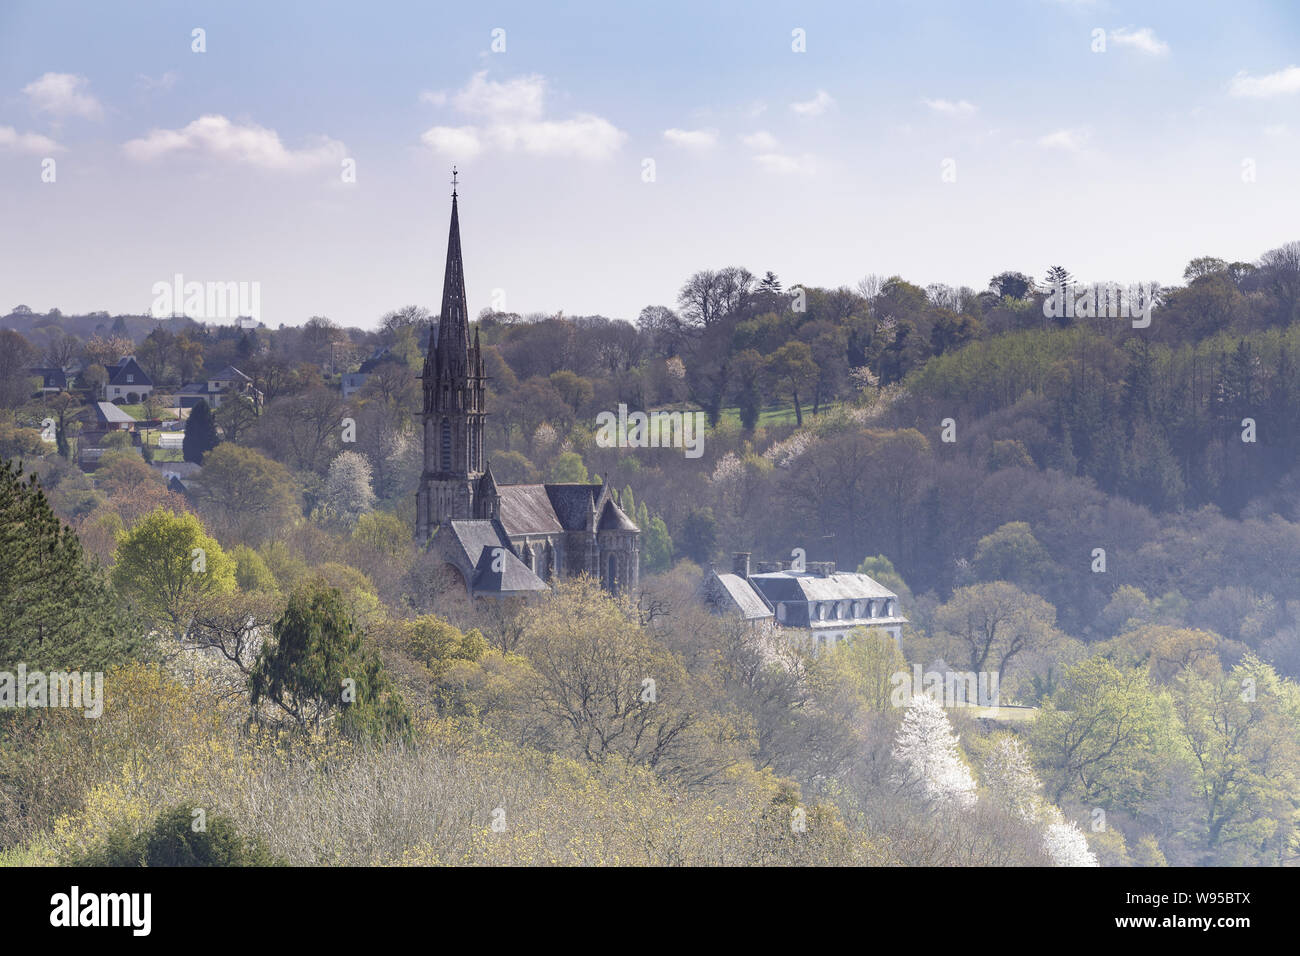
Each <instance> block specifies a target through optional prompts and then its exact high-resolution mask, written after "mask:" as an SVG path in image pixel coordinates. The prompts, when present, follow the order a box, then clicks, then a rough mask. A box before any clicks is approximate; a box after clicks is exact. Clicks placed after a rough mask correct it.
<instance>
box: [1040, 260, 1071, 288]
mask: <svg viewBox="0 0 1300 956" xmlns="http://www.w3.org/2000/svg"><path fill="white" fill-rule="evenodd" d="M1073 281H1074V276H1072V275H1070V270H1069V269H1067V268H1065V266H1052V267H1051V268H1050V269H1048V270H1047V275H1046V276H1045V277H1044V279H1043V285H1045V286H1046V287H1047V288H1048V289H1049V290H1050V289H1068V288H1069V287H1070V284H1071V283H1072V282H1073Z"/></svg>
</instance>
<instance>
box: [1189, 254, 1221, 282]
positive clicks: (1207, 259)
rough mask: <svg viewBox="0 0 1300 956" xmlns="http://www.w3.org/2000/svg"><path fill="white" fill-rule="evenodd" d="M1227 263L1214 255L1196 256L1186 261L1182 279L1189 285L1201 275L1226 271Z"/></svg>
mask: <svg viewBox="0 0 1300 956" xmlns="http://www.w3.org/2000/svg"><path fill="white" fill-rule="evenodd" d="M1227 271H1228V264H1227V263H1226V262H1224V261H1223V260H1222V259H1219V258H1216V257H1215V256H1197V257H1196V258H1195V259H1193V260H1192V261H1191V262H1189V263H1187V268H1186V269H1184V270H1183V281H1184V282H1186V283H1188V284H1189V285H1190V284H1191V283H1193V282H1195V281H1196V280H1197V279H1199V278H1201V276H1209V275H1214V274H1215V273H1216V272H1227Z"/></svg>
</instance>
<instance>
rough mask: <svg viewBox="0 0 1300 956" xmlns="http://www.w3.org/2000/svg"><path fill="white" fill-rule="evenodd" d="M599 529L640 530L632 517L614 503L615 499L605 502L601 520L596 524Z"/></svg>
mask: <svg viewBox="0 0 1300 956" xmlns="http://www.w3.org/2000/svg"><path fill="white" fill-rule="evenodd" d="M596 529H597V530H598V531H640V530H641V529H640V528H638V527H637V526H636V524H635V523H634V522H633V521H632V519H631V518H629V517H628V516H627V514H626V513H625V512H624V511H623V509H622V508H620V507H619V506H618V505H616V504H614V501H613V499H610V500H609V501H607V502H605V510H604V512H603V513H602V514H601V516H600V522H599V523H598V524H597V525H596Z"/></svg>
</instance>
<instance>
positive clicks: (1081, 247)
mask: <svg viewBox="0 0 1300 956" xmlns="http://www.w3.org/2000/svg"><path fill="white" fill-rule="evenodd" d="M196 27H199V28H202V29H203V30H204V31H205V33H206V37H205V39H206V52H203V53H195V52H192V50H191V45H192V38H191V37H192V30H193V29H194V28H196ZM494 29H501V30H504V31H505V34H504V40H505V49H504V51H502V52H494V51H493V50H492V49H491V46H492V43H493V36H492V31H493V30H494ZM796 29H801V30H803V31H805V35H806V51H805V52H795V51H794V50H792V42H793V41H792V31H794V30H796ZM1095 30H1101V31H1104V35H1105V41H1106V42H1105V47H1106V48H1105V51H1104V52H1094V51H1093V49H1092V47H1093V46H1095V45H1096V40H1095V35H1094V31H1095ZM1298 34H1300V8H1298V7H1297V6H1296V5H1295V4H1293V3H1289V2H1281V0H1279V2H1274V3H1252V2H1234V3H1195V2H1168V3H1166V2H1147V3H1121V2H1103V0H1096V2H1091V3H1089V2H1078V0H1075V2H1062V0H1008V2H1001V3H980V4H973V3H968V2H967V3H961V2H935V3H901V2H900V3H851V4H850V3H842V4H831V3H824V4H808V3H745V4H741V3H724V4H705V3H679V4H675V3H657V4H635V5H633V4H614V3H609V2H605V3H564V4H543V3H539V2H532V3H517V4H516V3H508V4H480V3H474V4H469V3H458V4H398V3H382V2H376V3H369V4H356V3H347V4H335V3H240V2H223V3H213V4H177V3H149V2H139V3H118V4H108V3H101V2H84V3H59V2H50V3H39V4H37V3H22V2H17V3H15V2H3V0H0V200H2V208H3V209H4V212H5V213H6V216H5V219H6V226H7V228H6V229H5V230H4V239H3V240H0V241H2V242H3V246H0V308H3V309H8V308H10V307H12V306H13V305H16V304H18V303H20V302H21V303H25V304H27V305H30V306H31V307H32V308H35V309H38V310H44V309H48V308H50V307H58V308H61V309H63V310H64V311H65V312H72V311H86V310H92V309H107V310H109V311H111V312H117V311H146V310H147V309H148V308H149V305H150V302H151V301H152V295H151V289H152V286H153V284H154V283H156V282H158V281H162V280H170V278H171V277H172V276H173V275H174V274H176V273H181V274H183V275H184V276H185V278H186V279H187V280H197V281H223V282H224V281H250V282H251V281H257V282H260V284H261V290H262V316H263V319H264V321H266V322H267V323H268V324H271V325H278V324H279V323H280V322H285V323H289V324H297V323H301V322H302V321H304V320H305V319H307V318H308V317H310V316H311V315H316V314H320V315H328V316H330V317H331V318H333V319H335V320H336V321H338V322H340V323H344V324H349V325H361V326H373V325H375V324H376V323H377V322H378V320H379V318H380V317H381V316H382V314H383V313H384V312H385V311H387V310H389V309H391V308H395V307H398V306H401V305H403V304H407V303H410V302H416V303H420V304H424V305H427V306H429V307H431V308H436V306H437V303H438V301H439V296H440V292H441V283H442V260H443V255H444V250H445V242H446V224H447V215H448V211H449V209H448V202H449V199H448V193H449V185H448V180H449V178H450V176H449V167H450V166H451V164H452V163H453V162H456V163H457V164H458V165H459V167H460V169H461V190H460V195H461V202H462V214H461V223H462V234H463V239H464V246H465V256H466V273H467V284H468V292H469V296H470V306H471V310H472V311H473V312H477V311H478V310H479V309H481V308H483V307H485V306H488V305H491V304H493V301H494V300H493V297H494V295H495V296H496V299H495V302H496V304H499V305H504V307H506V308H508V309H510V310H513V311H519V312H524V313H527V312H535V311H543V312H555V311H557V310H563V311H564V312H565V313H566V314H592V313H600V314H604V315H608V316H611V317H620V318H634V317H635V315H636V313H637V312H638V311H639V310H640V309H641V307H642V306H645V305H649V304H672V302H673V300H674V298H675V294H676V290H677V288H678V287H679V286H680V285H681V283H682V281H683V280H684V279H685V278H686V277H687V276H688V275H689V274H690V273H691V272H693V271H695V270H698V269H702V268H716V267H720V266H724V265H733V264H734V265H744V266H746V267H748V268H750V269H751V270H753V271H755V272H758V273H761V272H762V271H764V270H767V269H771V270H773V271H775V272H776V273H778V275H780V276H781V278H782V279H783V280H784V281H785V282H786V283H787V284H792V283H796V282H802V283H808V284H816V285H832V286H833V285H853V284H854V283H856V282H857V280H858V279H860V278H861V277H862V276H864V275H866V274H868V273H879V274H883V275H889V274H895V273H897V274H901V275H903V276H904V277H906V278H908V279H910V280H912V281H914V282H917V283H919V284H922V285H924V284H926V283H930V282H947V283H949V284H953V285H958V284H965V285H971V286H973V287H976V288H982V287H984V286H985V285H986V284H987V281H988V279H989V277H990V276H991V275H993V274H994V273H996V272H999V271H1002V270H1004V269H1019V270H1021V271H1025V272H1028V273H1031V274H1033V275H1035V276H1041V275H1042V274H1043V272H1044V271H1045V270H1046V268H1047V267H1048V266H1049V265H1053V264H1057V263H1060V264H1063V265H1065V266H1066V267H1067V268H1069V269H1070V270H1071V271H1072V272H1074V273H1075V274H1076V276H1078V277H1079V278H1081V279H1093V280H1101V279H1114V280H1117V281H1139V280H1158V281H1162V282H1166V283H1172V282H1176V281H1178V279H1179V277H1180V275H1181V272H1182V269H1183V266H1184V265H1185V264H1186V262H1187V260H1188V259H1190V258H1192V257H1193V256H1197V255H1218V256H1221V257H1223V258H1228V259H1247V260H1249V259H1254V258H1256V257H1257V256H1258V255H1259V254H1260V253H1262V252H1263V251H1265V250H1266V249H1268V248H1271V247H1273V246H1276V245H1278V244H1280V243H1282V242H1284V241H1288V240H1291V239H1296V238H1300V215H1298V213H1300V175H1297V174H1298V173H1300V148H1298V147H1300V42H1297V41H1298V40H1300V35H1298ZM51 158H52V159H53V160H54V161H55V164H56V165H55V172H56V179H55V181H54V182H52V183H49V182H42V163H43V161H44V160H45V159H51ZM647 159H649V160H653V162H654V180H653V181H652V182H647V181H644V175H643V170H644V163H645V160H647ZM345 160H353V161H355V168H356V181H355V182H352V183H346V182H344V181H343V177H342V175H341V170H342V165H343V162H344V161H345ZM948 160H951V161H952V162H951V163H949V164H947V165H946V166H945V161H948ZM945 169H947V170H948V171H949V172H950V173H952V172H955V181H944V175H943V173H944V170H945ZM1243 171H1253V179H1251V177H1250V176H1246V177H1245V178H1246V179H1251V181H1244V180H1243ZM948 178H949V179H952V176H951V175H949V177H948Z"/></svg>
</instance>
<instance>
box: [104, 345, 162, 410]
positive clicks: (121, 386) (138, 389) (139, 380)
mask: <svg viewBox="0 0 1300 956" xmlns="http://www.w3.org/2000/svg"><path fill="white" fill-rule="evenodd" d="M104 391H105V397H106V398H107V399H108V400H109V401H110V402H116V403H118V404H121V403H123V402H125V403H126V404H127V405H135V404H137V403H139V402H142V401H144V398H145V396H146V395H148V394H149V393H150V392H152V391H153V379H151V378H150V377H149V376H148V375H146V374H145V371H144V369H142V368H141V367H140V363H139V362H137V361H136V360H135V356H134V355H128V356H127V357H126V358H124V359H122V360H121V361H119V362H118V363H117V364H116V365H114V366H113V367H112V368H110V369H109V370H108V385H107V387H106V388H105V390H104Z"/></svg>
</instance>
